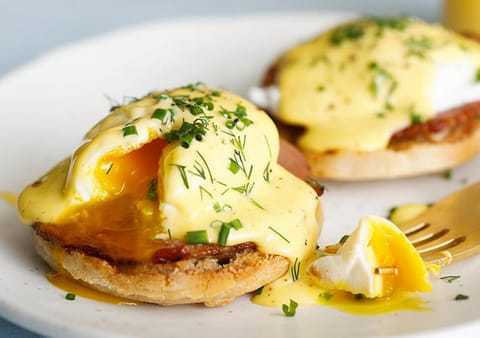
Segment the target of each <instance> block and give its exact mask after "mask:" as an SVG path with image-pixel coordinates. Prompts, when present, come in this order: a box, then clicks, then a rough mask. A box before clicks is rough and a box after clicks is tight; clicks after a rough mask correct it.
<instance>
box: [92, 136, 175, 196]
mask: <svg viewBox="0 0 480 338" xmlns="http://www.w3.org/2000/svg"><path fill="white" fill-rule="evenodd" d="M166 144H167V143H166V142H165V141H164V140H163V139H160V138H157V139H155V140H153V141H151V142H150V143H147V144H145V145H144V146H143V147H141V148H140V149H136V150H134V151H131V152H129V153H128V154H126V155H122V156H116V155H115V154H111V155H106V156H105V157H104V158H103V161H101V163H100V165H99V166H98V167H97V170H96V173H95V174H96V177H97V178H98V181H99V182H101V184H102V187H103V188H104V189H105V191H107V192H109V193H111V194H114V195H120V194H122V195H131V196H135V197H137V198H143V197H145V196H146V191H148V185H149V183H150V182H151V181H152V180H154V179H155V178H156V177H157V175H158V161H159V158H160V155H161V153H162V150H163V148H164V147H165V145H166Z"/></svg>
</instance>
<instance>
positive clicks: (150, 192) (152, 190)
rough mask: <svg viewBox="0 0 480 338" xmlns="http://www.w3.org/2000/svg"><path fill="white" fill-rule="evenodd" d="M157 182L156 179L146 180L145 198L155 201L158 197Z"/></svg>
mask: <svg viewBox="0 0 480 338" xmlns="http://www.w3.org/2000/svg"><path fill="white" fill-rule="evenodd" d="M157 183H158V181H157V180H156V179H153V180H150V181H149V182H148V188H147V198H148V199H149V200H151V201H156V200H157V199H158V192H157Z"/></svg>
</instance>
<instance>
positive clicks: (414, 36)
mask: <svg viewBox="0 0 480 338" xmlns="http://www.w3.org/2000/svg"><path fill="white" fill-rule="evenodd" d="M451 2H452V3H453V2H454V1H451ZM456 2H457V1H455V3H456ZM462 2H463V1H462ZM469 2H471V3H473V2H475V1H473V0H472V1H469ZM457 7H459V8H460V7H461V6H460V5H459V6H457ZM477 7H478V6H477ZM472 8H473V7H472ZM470 12H472V13H473V12H474V11H470ZM479 66H480V46H478V45H477V44H476V43H475V42H474V41H471V40H468V39H466V38H464V37H461V36H460V35H458V34H455V33H452V32H449V31H447V30H446V29H444V28H442V27H441V26H439V25H433V24H429V23H425V22H422V21H420V20H416V19H412V18H407V17H394V18H363V19H358V20H354V21H351V22H347V23H345V24H343V25H340V26H338V27H336V28H334V29H332V30H330V31H328V32H325V33H324V34H321V35H320V36H318V37H316V38H314V39H312V40H310V41H307V42H305V43H302V44H300V45H299V46H297V47H294V48H292V49H290V50H289V51H288V52H287V53H285V54H284V55H283V56H282V57H281V58H280V59H279V61H278V63H277V73H276V85H277V86H278V90H279V93H280V99H279V103H278V107H277V110H278V111H277V114H278V116H279V118H280V119H282V120H283V121H285V122H287V123H289V124H294V125H299V126H302V127H305V133H304V134H303V135H301V136H300V138H299V144H300V146H301V147H303V148H307V149H312V150H317V151H329V150H338V149H346V150H353V151H374V150H379V149H384V148H386V147H387V146H388V144H389V140H390V138H391V136H392V135H393V134H394V133H395V132H397V131H399V130H402V129H403V128H406V127H407V126H410V125H413V124H418V123H422V122H424V121H426V120H428V119H430V118H431V117H433V116H434V115H435V114H437V113H440V112H442V111H444V110H446V109H448V108H453V106H455V105H456V104H457V105H460V104H463V103H465V102H471V101H468V99H466V98H465V100H466V101H465V100H464V99H463V98H462V99H460V97H462V92H465V89H468V88H470V87H473V86H475V85H476V82H478V79H477V76H476V74H478V73H477V69H478V67H479ZM476 97H477V99H478V96H476ZM471 99H472V97H470V100H471Z"/></svg>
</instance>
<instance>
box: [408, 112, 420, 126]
mask: <svg viewBox="0 0 480 338" xmlns="http://www.w3.org/2000/svg"><path fill="white" fill-rule="evenodd" d="M410 122H411V123H412V124H418V123H422V122H423V117H422V115H420V114H418V113H415V112H414V111H411V112H410Z"/></svg>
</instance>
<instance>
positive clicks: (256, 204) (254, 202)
mask: <svg viewBox="0 0 480 338" xmlns="http://www.w3.org/2000/svg"><path fill="white" fill-rule="evenodd" d="M250 203H252V204H253V205H254V206H256V207H257V208H258V209H261V210H265V208H264V207H263V205H261V204H260V203H258V202H257V201H255V200H254V199H253V198H250Z"/></svg>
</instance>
